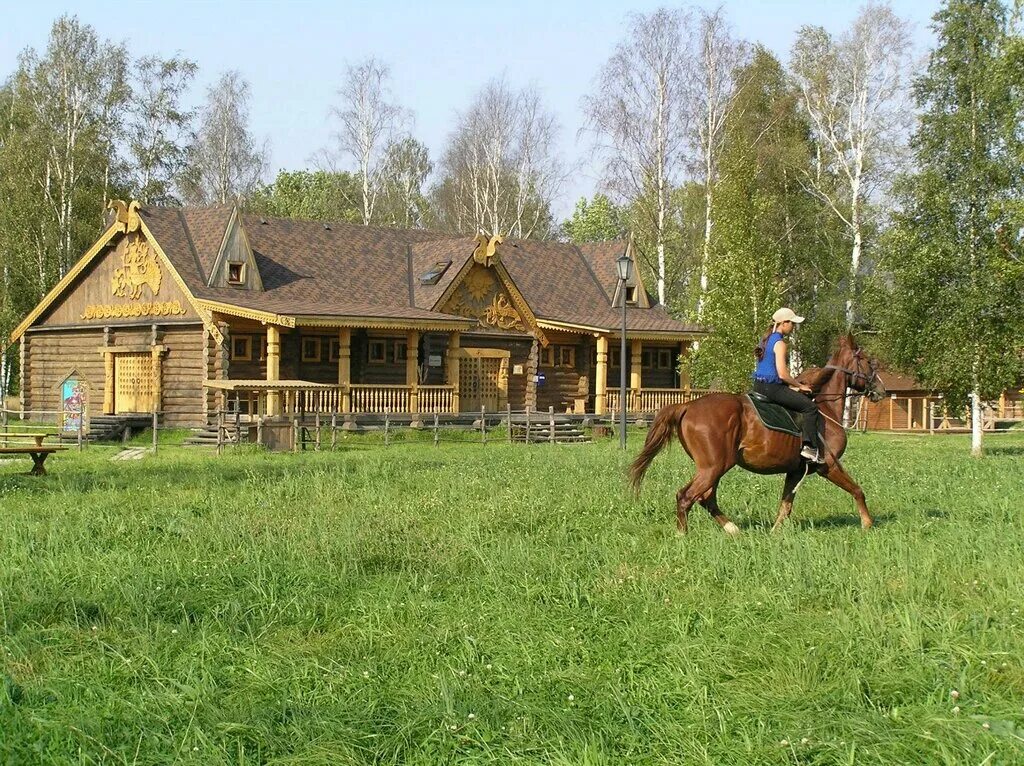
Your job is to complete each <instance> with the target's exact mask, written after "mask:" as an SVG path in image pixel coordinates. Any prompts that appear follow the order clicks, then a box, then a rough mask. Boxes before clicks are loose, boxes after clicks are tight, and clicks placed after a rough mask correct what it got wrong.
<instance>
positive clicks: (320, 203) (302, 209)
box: [245, 170, 363, 223]
mask: <svg viewBox="0 0 1024 766" xmlns="http://www.w3.org/2000/svg"><path fill="white" fill-rule="evenodd" d="M245 208H246V210H249V211H251V212H253V213H261V214H263V215H268V216H273V217H275V218H301V219H305V220H320V221H351V222H352V223H361V222H362V220H363V210H362V197H361V184H360V181H359V179H358V178H357V177H356V176H355V175H353V174H352V173H329V172H327V171H325V170H316V171H309V170H296V171H287V170H282V171H281V172H279V173H278V174H277V178H275V179H274V181H273V183H270V184H266V185H262V186H259V187H257V188H256V190H255V191H254V192H253V193H252V194H251V195H250V196H249V199H248V200H246V203H245Z"/></svg>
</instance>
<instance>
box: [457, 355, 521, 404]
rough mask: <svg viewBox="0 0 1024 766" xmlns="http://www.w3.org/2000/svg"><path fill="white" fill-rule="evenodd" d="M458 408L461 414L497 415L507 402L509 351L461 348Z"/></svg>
mask: <svg viewBox="0 0 1024 766" xmlns="http://www.w3.org/2000/svg"><path fill="white" fill-rule="evenodd" d="M461 352H462V353H460V355H459V356H460V361H459V408H460V409H461V410H462V411H463V412H479V411H480V408H481V407H485V408H486V409H487V411H488V412H497V411H498V410H500V409H503V408H504V407H505V403H506V402H507V401H508V360H509V356H510V354H509V352H508V351H503V350H501V349H490V348H464V349H461Z"/></svg>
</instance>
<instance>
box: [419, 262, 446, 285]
mask: <svg viewBox="0 0 1024 766" xmlns="http://www.w3.org/2000/svg"><path fill="white" fill-rule="evenodd" d="M451 265H452V262H451V261H438V262H437V263H435V264H434V265H433V266H431V267H430V268H429V269H428V270H427V271H425V272H423V273H422V274H420V284H421V285H436V284H437V283H438V282H439V281H440V280H441V277H442V276H443V275H444V273H445V272H446V271H448V267H449V266H451Z"/></svg>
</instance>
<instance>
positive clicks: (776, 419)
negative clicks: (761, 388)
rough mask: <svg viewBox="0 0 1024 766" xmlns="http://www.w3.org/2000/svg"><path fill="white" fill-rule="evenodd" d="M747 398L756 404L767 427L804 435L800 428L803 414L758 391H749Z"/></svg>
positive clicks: (758, 412) (755, 407) (755, 409)
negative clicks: (769, 398)
mask: <svg viewBox="0 0 1024 766" xmlns="http://www.w3.org/2000/svg"><path fill="white" fill-rule="evenodd" d="M747 398H748V399H750V403H751V404H752V405H754V411H755V412H756V413H757V416H758V417H759V418H761V423H762V424H763V425H764V427H765V428H767V429H769V430H772V431H781V432H782V433H784V434H790V435H792V436H801V435H802V433H803V432H802V431H801V430H800V424H801V421H803V416H802V415H800V414H799V413H796V412H791V411H790V410H787V409H786V408H785V407H783V406H782V405H781V404H775V402H770V401H768V400H767V399H766V398H765V397H763V396H762V395H761V394H759V393H757V392H756V391H751V392H750V393H748V394H747Z"/></svg>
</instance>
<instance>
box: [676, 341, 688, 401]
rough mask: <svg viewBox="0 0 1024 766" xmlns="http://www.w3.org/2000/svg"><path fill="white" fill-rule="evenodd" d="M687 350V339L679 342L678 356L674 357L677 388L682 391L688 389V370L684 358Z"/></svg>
mask: <svg viewBox="0 0 1024 766" xmlns="http://www.w3.org/2000/svg"><path fill="white" fill-rule="evenodd" d="M689 352H690V343H689V341H683V342H682V343H680V344H679V358H678V359H676V369H677V370H679V388H680V390H682V391H689V390H690V370H689V367H687V366H686V364H685V359H686V357H687V356H688V355H689Z"/></svg>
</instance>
